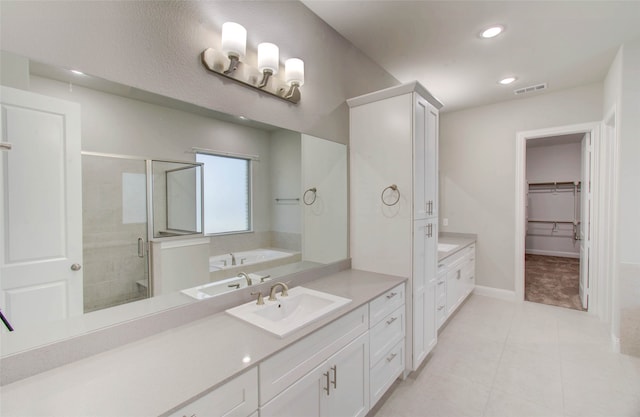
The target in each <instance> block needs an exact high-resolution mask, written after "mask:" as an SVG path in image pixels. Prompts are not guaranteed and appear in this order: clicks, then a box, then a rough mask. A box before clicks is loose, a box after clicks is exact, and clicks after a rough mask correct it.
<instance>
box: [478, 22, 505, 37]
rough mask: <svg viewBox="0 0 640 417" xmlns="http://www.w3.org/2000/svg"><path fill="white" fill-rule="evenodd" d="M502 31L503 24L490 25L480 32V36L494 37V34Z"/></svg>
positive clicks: (496, 34)
mask: <svg viewBox="0 0 640 417" xmlns="http://www.w3.org/2000/svg"><path fill="white" fill-rule="evenodd" d="M503 31H504V26H501V25H496V26H491V27H490V28H487V29H485V30H483V31H482V32H480V37H481V38H483V39H491V38H495V37H496V36H498V35H499V34H501V33H502V32H503Z"/></svg>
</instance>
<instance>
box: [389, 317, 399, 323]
mask: <svg viewBox="0 0 640 417" xmlns="http://www.w3.org/2000/svg"><path fill="white" fill-rule="evenodd" d="M396 320H398V318H397V317H391V318H390V319H389V320H387V324H391V323H393V322H394V321H396Z"/></svg>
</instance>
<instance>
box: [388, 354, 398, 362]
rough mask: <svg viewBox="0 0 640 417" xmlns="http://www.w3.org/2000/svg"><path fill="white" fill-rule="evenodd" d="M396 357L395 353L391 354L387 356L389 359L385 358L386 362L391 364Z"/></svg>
mask: <svg viewBox="0 0 640 417" xmlns="http://www.w3.org/2000/svg"><path fill="white" fill-rule="evenodd" d="M396 356H398V354H397V353H392V354H391V355H389V357H388V358H387V362H391V361H392V360H393V358H395V357H396Z"/></svg>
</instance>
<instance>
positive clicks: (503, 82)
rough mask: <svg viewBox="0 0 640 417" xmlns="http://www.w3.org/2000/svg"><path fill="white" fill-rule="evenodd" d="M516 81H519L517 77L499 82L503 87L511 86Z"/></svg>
mask: <svg viewBox="0 0 640 417" xmlns="http://www.w3.org/2000/svg"><path fill="white" fill-rule="evenodd" d="M515 80H517V78H516V77H507V78H503V79H501V80H500V81H498V82H499V83H500V84H502V85H508V84H511V83H512V82H514V81H515Z"/></svg>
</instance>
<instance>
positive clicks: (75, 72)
mask: <svg viewBox="0 0 640 417" xmlns="http://www.w3.org/2000/svg"><path fill="white" fill-rule="evenodd" d="M71 72H72V73H74V74H76V75H84V72H82V71H78V70H71Z"/></svg>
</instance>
